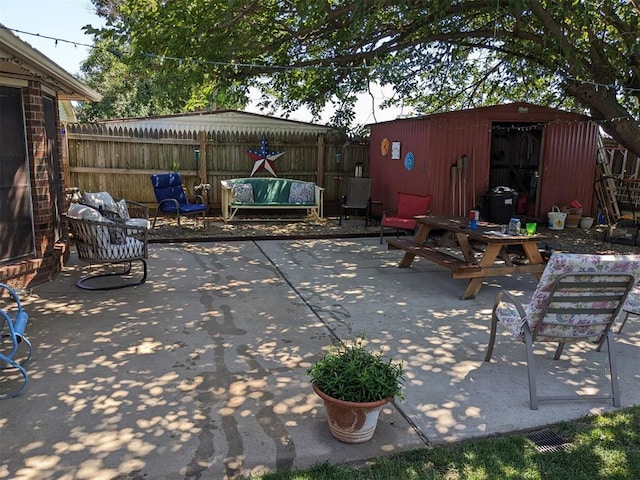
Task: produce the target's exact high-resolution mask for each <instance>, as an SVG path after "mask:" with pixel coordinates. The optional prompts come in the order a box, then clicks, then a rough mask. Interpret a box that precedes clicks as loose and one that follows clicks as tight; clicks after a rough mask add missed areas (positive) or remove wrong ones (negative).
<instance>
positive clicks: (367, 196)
mask: <svg viewBox="0 0 640 480" xmlns="http://www.w3.org/2000/svg"><path fill="white" fill-rule="evenodd" d="M349 210H362V211H364V226H365V227H367V226H369V217H370V216H371V179H370V178H364V177H349V180H348V183H347V194H346V195H344V196H343V197H342V198H341V202H340V221H339V224H340V225H342V217H345V218H346V217H347V213H348V211H349Z"/></svg>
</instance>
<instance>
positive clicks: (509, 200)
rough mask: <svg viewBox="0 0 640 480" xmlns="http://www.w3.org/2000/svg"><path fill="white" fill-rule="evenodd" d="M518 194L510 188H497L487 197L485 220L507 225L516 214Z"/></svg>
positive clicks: (488, 193)
mask: <svg viewBox="0 0 640 480" xmlns="http://www.w3.org/2000/svg"><path fill="white" fill-rule="evenodd" d="M517 196H518V192H516V191H515V190H513V189H512V188H509V187H496V188H494V189H493V190H490V191H489V192H487V193H486V195H485V205H486V207H485V218H486V219H487V221H489V222H493V223H499V224H501V225H502V224H506V223H509V220H510V219H511V218H512V217H514V216H515V214H516V198H517Z"/></svg>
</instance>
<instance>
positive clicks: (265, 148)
mask: <svg viewBox="0 0 640 480" xmlns="http://www.w3.org/2000/svg"><path fill="white" fill-rule="evenodd" d="M247 155H249V156H250V157H251V158H252V159H253V160H254V164H253V169H252V170H251V175H250V176H251V177H253V174H254V173H256V172H257V171H258V170H259V169H260V167H262V168H264V169H265V170H266V171H267V172H269V173H271V175H273V176H274V177H277V176H278V175H276V171H275V170H274V168H273V165H272V164H271V162H273V161H274V160H277V159H278V158H280V157H281V156H282V155H284V152H270V151H269V145H268V144H267V136H266V135H263V136H262V143H261V144H260V150H247Z"/></svg>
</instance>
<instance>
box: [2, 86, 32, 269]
mask: <svg viewBox="0 0 640 480" xmlns="http://www.w3.org/2000/svg"><path fill="white" fill-rule="evenodd" d="M34 253H35V246H34V234H33V216H32V210H31V187H30V183H29V158H28V156H27V144H26V134H25V123H24V112H23V109H22V91H21V89H19V88H13V87H4V86H0V262H7V261H9V260H15V259H18V258H21V257H25V256H28V255H32V254H34Z"/></svg>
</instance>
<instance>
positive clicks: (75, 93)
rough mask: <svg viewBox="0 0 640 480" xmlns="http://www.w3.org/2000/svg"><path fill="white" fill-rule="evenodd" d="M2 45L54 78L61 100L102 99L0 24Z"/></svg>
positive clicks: (89, 100)
mask: <svg viewBox="0 0 640 480" xmlns="http://www.w3.org/2000/svg"><path fill="white" fill-rule="evenodd" d="M0 27H2V28H0V43H2V44H3V48H5V49H6V50H7V51H8V52H10V53H11V54H12V55H14V56H15V57H18V58H20V59H21V60H23V61H26V62H28V63H30V64H31V65H32V66H33V67H34V68H36V69H38V70H40V71H42V73H44V74H46V75H48V76H51V77H52V78H54V79H55V80H56V81H57V82H58V84H59V85H60V87H61V88H56V93H57V95H58V98H59V99H60V100H76V101H81V102H82V101H88V102H98V101H100V100H101V99H102V95H100V94H99V93H98V92H96V91H95V90H93V89H91V88H89V87H87V86H86V85H85V84H84V83H82V82H81V81H80V80H78V79H77V78H75V77H74V76H73V75H71V74H70V73H69V72H67V71H66V70H65V69H63V68H62V67H61V66H60V65H58V64H57V63H55V62H53V61H52V60H51V59H50V58H48V57H47V56H45V55H43V54H42V53H40V52H39V51H38V50H36V49H35V48H33V47H32V46H31V45H29V44H28V43H26V42H24V41H23V40H21V39H20V38H18V37H17V36H16V35H14V34H13V33H11V32H10V31H9V30H8V29H6V28H4V26H3V25H1V24H0Z"/></svg>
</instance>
